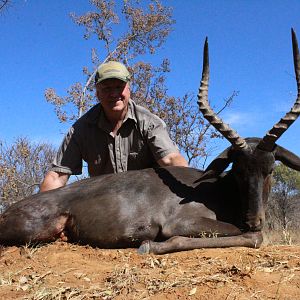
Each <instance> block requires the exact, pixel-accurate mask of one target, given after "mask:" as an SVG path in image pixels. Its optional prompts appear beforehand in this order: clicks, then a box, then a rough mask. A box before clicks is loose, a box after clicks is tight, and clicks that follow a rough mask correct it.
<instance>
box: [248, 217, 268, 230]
mask: <svg viewBox="0 0 300 300" xmlns="http://www.w3.org/2000/svg"><path fill="white" fill-rule="evenodd" d="M264 222H265V218H264V217H263V216H257V217H256V218H251V220H249V221H248V222H246V223H247V225H248V226H249V230H250V231H261V230H262V228H263V225H264Z"/></svg>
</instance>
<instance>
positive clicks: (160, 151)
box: [147, 116, 179, 161]
mask: <svg viewBox="0 0 300 300" xmlns="http://www.w3.org/2000/svg"><path fill="white" fill-rule="evenodd" d="M147 142H148V146H149V148H150V150H151V152H152V154H153V156H154V158H155V160H156V161H157V160H159V159H161V158H163V157H165V156H166V155H168V154H170V153H178V152H179V150H178V147H177V146H176V145H175V144H174V143H173V141H172V140H171V138H170V136H169V133H168V131H167V126H166V124H165V122H164V121H163V120H161V119H160V118H158V117H156V116H154V117H153V118H151V119H150V120H149V123H148V126H147Z"/></svg>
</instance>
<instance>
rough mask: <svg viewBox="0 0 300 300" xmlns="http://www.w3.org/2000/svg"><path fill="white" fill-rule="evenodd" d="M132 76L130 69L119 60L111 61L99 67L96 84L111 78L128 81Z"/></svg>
mask: <svg viewBox="0 0 300 300" xmlns="http://www.w3.org/2000/svg"><path fill="white" fill-rule="evenodd" d="M130 77H131V76H130V73H129V71H128V70H127V68H126V67H125V66H124V65H123V64H121V63H119V62H117V61H109V62H107V63H104V64H102V65H100V66H99V67H98V69H97V72H96V75H95V84H97V83H99V82H101V81H103V80H105V79H109V78H116V79H120V80H122V81H124V82H128V81H129V80H130Z"/></svg>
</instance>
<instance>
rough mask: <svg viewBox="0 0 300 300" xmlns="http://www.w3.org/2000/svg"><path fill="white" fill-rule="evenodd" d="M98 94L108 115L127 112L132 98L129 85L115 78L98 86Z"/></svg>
mask: <svg viewBox="0 0 300 300" xmlns="http://www.w3.org/2000/svg"><path fill="white" fill-rule="evenodd" d="M96 93H97V97H98V100H99V101H100V102H101V104H102V106H103V109H104V111H105V113H106V114H110V113H113V112H115V113H118V112H119V113H121V112H123V111H124V110H127V106H128V102H129V98H130V89H129V84H128V83H126V82H124V81H122V80H119V79H115V78H112V79H106V80H104V81H102V82H100V83H98V84H97V87H96Z"/></svg>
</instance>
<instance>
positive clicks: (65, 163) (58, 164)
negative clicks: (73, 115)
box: [50, 127, 82, 175]
mask: <svg viewBox="0 0 300 300" xmlns="http://www.w3.org/2000/svg"><path fill="white" fill-rule="evenodd" d="M50 170H51V171H55V172H60V173H65V174H69V175H80V174H81V173H82V155H81V151H80V148H79V145H78V143H77V141H76V134H75V132H74V127H71V128H70V130H69V132H68V133H67V134H66V136H65V137H64V139H63V141H62V144H61V145H60V147H59V149H58V151H57V154H56V157H55V158H54V160H53V162H52V167H51V168H50Z"/></svg>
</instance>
